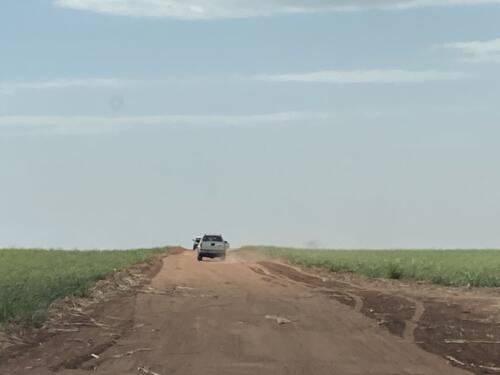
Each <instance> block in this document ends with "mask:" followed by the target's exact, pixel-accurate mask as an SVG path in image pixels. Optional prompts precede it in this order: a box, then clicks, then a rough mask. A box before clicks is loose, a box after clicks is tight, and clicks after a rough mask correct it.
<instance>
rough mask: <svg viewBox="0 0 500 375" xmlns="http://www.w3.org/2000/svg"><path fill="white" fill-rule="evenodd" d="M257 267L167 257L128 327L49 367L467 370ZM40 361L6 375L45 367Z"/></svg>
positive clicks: (190, 372) (234, 374)
mask: <svg viewBox="0 0 500 375" xmlns="http://www.w3.org/2000/svg"><path fill="white" fill-rule="evenodd" d="M257 269H261V270H262V268H261V267H260V266H259V265H258V264H256V263H252V262H238V261H228V262H221V261H205V262H197V261H196V257H195V254H194V253H193V252H184V253H182V254H179V255H175V256H170V257H168V258H166V259H165V262H164V265H163V267H162V269H161V271H160V272H159V273H158V274H157V275H156V277H155V278H154V279H153V281H152V283H151V287H150V288H149V289H145V290H144V291H145V292H144V293H139V294H137V295H136V296H135V301H134V303H135V307H134V311H133V319H134V321H133V329H131V330H130V331H129V332H128V333H126V334H124V335H123V336H121V337H119V338H117V339H116V340H114V342H113V345H112V346H110V347H109V348H105V349H104V350H103V351H102V352H100V353H99V354H98V355H96V356H95V358H94V357H92V358H89V359H88V360H87V361H85V362H82V363H80V364H79V366H78V368H76V369H66V368H60V369H59V370H58V372H57V373H58V374H61V375H70V374H73V375H80V374H82V375H83V374H86V375H88V373H89V372H88V370H93V371H94V373H96V374H109V375H118V374H119V375H123V374H125V375H127V374H130V375H131V374H141V373H150V374H160V375H168V374H182V375H199V374H213V375H215V374H217V375H221V374H222V375H223V374H228V375H229V374H231V375H238V374H273V375H281V374H292V375H293V374H297V375H299V374H300V375H302V374H315V375H322V374H328V375H331V374H346V375H350V374H353V375H354V374H360V375H361V374H363V375H364V374H373V375H390V374H394V375H396V374H397V375H401V374H412V375H416V374H422V375H433V374H436V375H438V374H439V375H443V374H457V375H460V374H468V372H466V371H464V370H461V369H458V368H455V367H452V366H450V365H449V364H448V362H447V361H446V360H445V359H443V358H440V357H438V356H435V355H433V354H430V353H427V352H425V351H423V350H422V349H420V348H418V347H417V346H416V345H415V344H414V343H412V342H409V341H407V340H404V339H403V338H398V337H396V336H394V335H391V334H390V333H389V332H387V330H385V329H383V328H381V327H380V326H379V325H377V324H376V322H374V321H373V320H371V319H369V318H367V317H365V316H364V315H362V314H361V313H358V312H354V311H353V310H352V309H351V308H350V307H349V306H346V305H343V304H341V303H339V302H338V301H336V300H334V299H332V298H328V296H326V295H325V294H324V293H321V292H320V291H318V290H316V289H315V288H312V287H310V286H308V285H306V284H303V283H300V282H293V281H290V280H287V279H285V278H283V277H277V276H276V275H274V273H273V272H272V271H264V270H262V272H260V271H258V272H256V270H257ZM102 334H105V332H103V333H102ZM47 347H50V345H47ZM42 362H43V361H42ZM25 363H26V362H25ZM35 363H36V362H35ZM19 366H20V365H19ZM43 366H44V364H43V363H38V364H35V365H34V366H33V368H30V369H29V370H23V369H22V368H21V367H18V368H17V371H18V372H13V373H16V374H22V373H26V374H48V373H50V372H49V371H48V369H47V368H44V367H43ZM0 370H2V369H1V368H0ZM2 373H3V372H2Z"/></svg>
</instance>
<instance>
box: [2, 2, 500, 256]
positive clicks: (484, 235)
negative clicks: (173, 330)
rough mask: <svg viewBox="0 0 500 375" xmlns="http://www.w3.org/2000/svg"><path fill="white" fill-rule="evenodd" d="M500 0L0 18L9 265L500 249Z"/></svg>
mask: <svg viewBox="0 0 500 375" xmlns="http://www.w3.org/2000/svg"><path fill="white" fill-rule="evenodd" d="M498 19H500V1H498V0H379V1H376V0H370V1H368V0H350V1H346V0H328V1H327V0H310V1H307V2H305V1H299V0H267V1H260V0H252V1H249V0H211V1H206V0H183V1H180V0H134V1H132V0H113V1H111V0H99V1H97V0H36V1H35V0H31V1H29V0H26V1H22V2H21V1H17V0H5V1H3V2H2V7H1V11H0V184H1V186H2V189H1V191H0V246H3V247H6V246H22V247H28V246H43V247H67V248H103V247H104V248H127V247H137V246H154V245H161V244H183V245H186V246H188V245H189V241H190V239H191V238H192V237H193V236H195V235H197V234H200V233H203V232H211V231H215V232H222V233H223V234H225V235H226V237H227V238H228V240H230V241H231V242H232V243H234V244H237V245H239V244H275V245H294V246H306V245H307V246H321V247H343V248H386V247H390V248H394V247H436V248H441V247H466V248H470V247H499V246H500V231H498V228H497V223H498V220H499V218H500V173H499V172H498V166H497V165H498V161H499V160H500V147H499V146H500V141H499V139H500V125H499V123H500V122H499V120H500V107H499V106H498V97H499V94H500V25H499V24H498Z"/></svg>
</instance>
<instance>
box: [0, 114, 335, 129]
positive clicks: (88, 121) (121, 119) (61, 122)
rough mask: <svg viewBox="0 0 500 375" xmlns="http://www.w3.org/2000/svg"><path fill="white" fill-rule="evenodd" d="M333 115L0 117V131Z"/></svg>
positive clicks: (249, 122)
mask: <svg viewBox="0 0 500 375" xmlns="http://www.w3.org/2000/svg"><path fill="white" fill-rule="evenodd" d="M334 117H335V114H333V113H317V112H276V113H265V114H249V115H168V114H167V115H157V116H113V117H110V116H0V129H3V130H9V131H10V132H12V131H13V130H16V129H17V130H19V132H21V133H32V132H33V131H35V132H43V133H52V134H89V133H91V134H94V133H108V132H114V131H120V130H125V129H129V128H130V127H137V126H183V127H189V126H192V127H199V126H259V125H272V124H287V123H290V122H294V121H301V120H311V119H313V120H314V119H316V120H327V119H332V118H334Z"/></svg>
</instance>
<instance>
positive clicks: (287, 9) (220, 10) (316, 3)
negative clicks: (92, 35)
mask: <svg viewBox="0 0 500 375" xmlns="http://www.w3.org/2000/svg"><path fill="white" fill-rule="evenodd" d="M54 4H56V5H57V6H60V7H64V8H69V9H76V10H86V11H92V12H97V13H105V14H114V15H121V16H136V17H156V18H160V17H167V18H179V19H185V20H195V19H216V18H245V17H262V16H271V15H276V14H295V13H320V12H335V11H360V10H364V9H411V8H420V7H432V6H457V5H481V4H500V0H327V1H325V0H307V1H304V0H55V1H54Z"/></svg>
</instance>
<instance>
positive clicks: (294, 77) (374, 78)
mask: <svg viewBox="0 0 500 375" xmlns="http://www.w3.org/2000/svg"><path fill="white" fill-rule="evenodd" d="M464 77H466V75H465V74H464V73H460V72H439V71H433V70H429V71H409V70H325V71H318V72H307V73H296V74H268V75H259V76H257V77H256V78H257V79H260V80H263V81H269V82H310V83H330V84H361V83H419V82H429V81H450V80H458V79H461V78H464Z"/></svg>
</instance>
